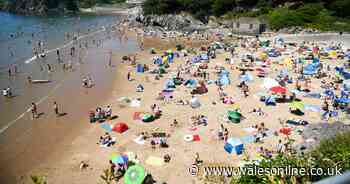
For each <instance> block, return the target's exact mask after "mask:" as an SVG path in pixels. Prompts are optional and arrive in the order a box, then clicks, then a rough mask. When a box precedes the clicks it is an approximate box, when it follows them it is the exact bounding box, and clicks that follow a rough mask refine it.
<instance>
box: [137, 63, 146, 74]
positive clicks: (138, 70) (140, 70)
mask: <svg viewBox="0 0 350 184" xmlns="http://www.w3.org/2000/svg"><path fill="white" fill-rule="evenodd" d="M136 72H137V73H143V72H145V68H144V65H143V64H137V65H136Z"/></svg>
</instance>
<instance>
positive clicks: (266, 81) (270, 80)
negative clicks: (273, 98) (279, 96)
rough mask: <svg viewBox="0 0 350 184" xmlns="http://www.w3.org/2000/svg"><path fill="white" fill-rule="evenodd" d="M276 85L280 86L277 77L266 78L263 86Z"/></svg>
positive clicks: (270, 86)
mask: <svg viewBox="0 0 350 184" xmlns="http://www.w3.org/2000/svg"><path fill="white" fill-rule="evenodd" d="M275 86H279V84H278V82H277V81H276V80H275V79H271V78H265V79H264V82H263V84H262V86H261V87H262V88H265V89H270V88H272V87H275Z"/></svg>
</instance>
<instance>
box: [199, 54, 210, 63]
mask: <svg viewBox="0 0 350 184" xmlns="http://www.w3.org/2000/svg"><path fill="white" fill-rule="evenodd" d="M200 58H201V60H202V61H208V60H209V56H208V55H207V54H201V55H200Z"/></svg>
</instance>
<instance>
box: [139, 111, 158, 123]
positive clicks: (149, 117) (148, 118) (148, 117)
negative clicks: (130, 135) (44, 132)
mask: <svg viewBox="0 0 350 184" xmlns="http://www.w3.org/2000/svg"><path fill="white" fill-rule="evenodd" d="M141 119H142V121H143V122H145V123H148V122H152V121H153V120H154V119H155V118H154V116H153V115H152V114H151V113H144V114H143V115H142V118H141Z"/></svg>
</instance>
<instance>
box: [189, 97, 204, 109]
mask: <svg viewBox="0 0 350 184" xmlns="http://www.w3.org/2000/svg"><path fill="white" fill-rule="evenodd" d="M190 105H191V107H192V108H194V109H195V108H198V107H200V106H201V103H200V101H199V100H198V98H196V97H194V98H192V99H191V100H190Z"/></svg>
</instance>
